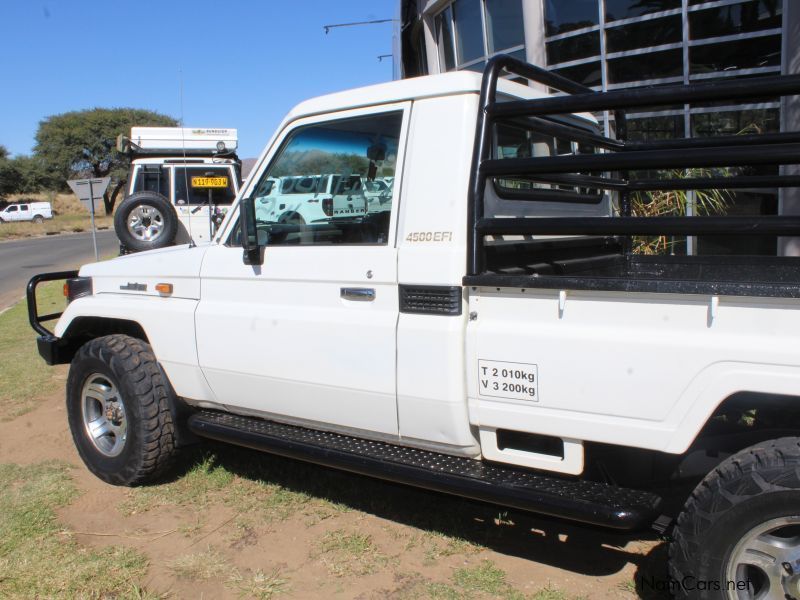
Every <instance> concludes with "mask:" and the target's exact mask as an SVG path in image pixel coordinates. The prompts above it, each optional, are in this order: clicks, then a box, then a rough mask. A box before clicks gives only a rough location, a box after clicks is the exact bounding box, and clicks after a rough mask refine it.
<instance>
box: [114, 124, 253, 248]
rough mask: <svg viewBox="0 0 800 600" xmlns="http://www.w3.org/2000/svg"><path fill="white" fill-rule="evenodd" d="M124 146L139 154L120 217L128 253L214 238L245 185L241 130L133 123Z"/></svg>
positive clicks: (118, 222)
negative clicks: (242, 180)
mask: <svg viewBox="0 0 800 600" xmlns="http://www.w3.org/2000/svg"><path fill="white" fill-rule="evenodd" d="M119 146H120V149H121V150H122V151H125V152H127V153H128V154H130V155H131V156H132V157H133V160H132V162H131V171H130V176H129V179H128V184H127V188H126V190H125V191H126V194H125V198H124V199H123V201H122V203H121V204H120V206H119V208H118V209H117V211H116V213H115V219H114V228H115V231H116V233H117V237H119V239H120V244H121V250H122V251H123V253H125V252H133V251H139V250H151V249H155V248H161V247H164V246H167V245H172V244H183V243H187V242H189V241H190V240H194V242H208V241H210V239H211V237H212V236H213V234H214V232H215V231H216V229H217V228H218V227H219V225H220V223H222V220H223V219H224V217H225V214H226V213H227V212H228V210H229V209H230V206H231V204H232V202H233V199H234V198H235V197H236V194H237V193H238V192H239V187H240V185H241V163H240V161H239V159H238V157H237V156H236V148H237V146H238V137H237V132H236V130H235V129H198V128H176V127H133V128H131V136H130V137H129V138H127V137H126V138H122V139H121V140H120V141H119Z"/></svg>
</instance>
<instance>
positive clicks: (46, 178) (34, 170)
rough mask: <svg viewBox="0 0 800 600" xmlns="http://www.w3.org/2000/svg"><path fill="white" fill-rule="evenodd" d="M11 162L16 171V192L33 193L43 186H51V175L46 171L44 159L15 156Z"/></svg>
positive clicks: (43, 187) (40, 189)
mask: <svg viewBox="0 0 800 600" xmlns="http://www.w3.org/2000/svg"><path fill="white" fill-rule="evenodd" d="M9 162H11V164H12V165H13V167H14V168H15V169H16V171H17V173H18V177H19V178H18V180H17V186H16V189H15V190H14V192H15V193H17V194H35V193H36V192H40V191H42V190H43V189H45V188H52V187H53V186H52V177H51V176H50V174H49V173H48V172H47V169H46V167H45V164H44V161H42V159H40V158H39V157H38V156H24V155H19V156H15V157H14V158H13V159H12V160H11V161H9Z"/></svg>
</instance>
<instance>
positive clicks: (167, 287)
mask: <svg viewBox="0 0 800 600" xmlns="http://www.w3.org/2000/svg"><path fill="white" fill-rule="evenodd" d="M156 291H157V292H158V293H159V294H161V295H162V296H169V295H170V294H172V284H171V283H157V284H156Z"/></svg>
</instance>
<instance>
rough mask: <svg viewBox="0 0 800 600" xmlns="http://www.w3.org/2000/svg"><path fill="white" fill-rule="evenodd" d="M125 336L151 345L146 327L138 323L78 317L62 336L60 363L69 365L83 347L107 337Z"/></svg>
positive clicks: (106, 318) (116, 319) (104, 318)
mask: <svg viewBox="0 0 800 600" xmlns="http://www.w3.org/2000/svg"><path fill="white" fill-rule="evenodd" d="M113 334H124V335H129V336H130V337H133V338H136V339H139V340H142V341H143V342H146V343H148V344H149V343H150V339H149V338H148V336H147V333H146V332H145V330H144V327H142V325H141V324H140V323H138V322H137V321H133V320H130V319H119V318H114V317H97V316H77V317H75V318H74V319H72V321H70V323H69V325H68V326H67V328H66V330H65V331H64V333H63V335H62V336H61V349H62V351H61V352H59V361H58V362H60V363H69V362H71V361H72V359H73V358H74V356H75V354H76V353H77V352H78V350H79V349H80V347H81V346H83V345H84V344H86V343H87V342H90V341H92V340H93V339H96V338H99V337H103V336H106V335H113Z"/></svg>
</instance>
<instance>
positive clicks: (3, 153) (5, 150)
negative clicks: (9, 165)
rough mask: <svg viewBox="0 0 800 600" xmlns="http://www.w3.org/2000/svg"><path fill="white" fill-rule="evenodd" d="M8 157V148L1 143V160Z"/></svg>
mask: <svg viewBox="0 0 800 600" xmlns="http://www.w3.org/2000/svg"><path fill="white" fill-rule="evenodd" d="M4 158H8V148H6V147H5V146H3V145H2V144H0V160H3V159H4Z"/></svg>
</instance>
